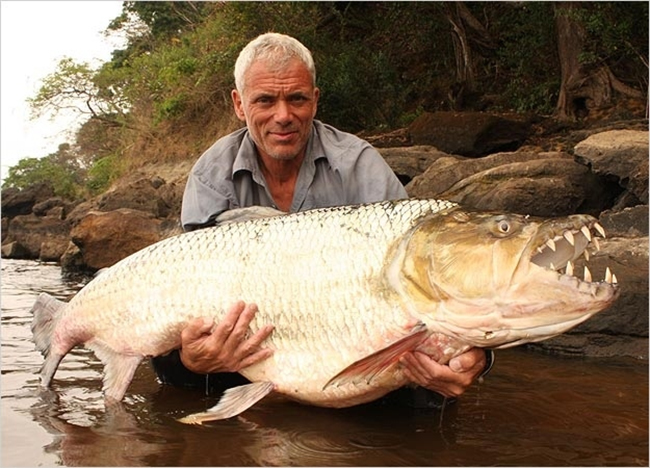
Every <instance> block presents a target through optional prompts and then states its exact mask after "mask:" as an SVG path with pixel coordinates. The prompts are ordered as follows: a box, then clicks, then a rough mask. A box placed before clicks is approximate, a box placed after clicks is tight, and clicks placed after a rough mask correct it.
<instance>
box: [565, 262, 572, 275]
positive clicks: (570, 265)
mask: <svg viewBox="0 0 650 468" xmlns="http://www.w3.org/2000/svg"><path fill="white" fill-rule="evenodd" d="M566 274H567V275H569V276H573V263H571V262H568V263H567V264H566Z"/></svg>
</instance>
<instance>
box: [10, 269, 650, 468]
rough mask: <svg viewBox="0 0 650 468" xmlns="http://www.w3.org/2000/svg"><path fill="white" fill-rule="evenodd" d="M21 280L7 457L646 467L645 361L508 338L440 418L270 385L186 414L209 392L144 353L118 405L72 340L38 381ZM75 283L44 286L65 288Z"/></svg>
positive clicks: (16, 462) (22, 461) (50, 461)
mask: <svg viewBox="0 0 650 468" xmlns="http://www.w3.org/2000/svg"><path fill="white" fill-rule="evenodd" d="M4 272H5V270H4V265H3V273H4ZM50 273H51V272H50ZM50 273H48V274H50ZM50 279H51V278H49V277H48V281H49V280H50ZM41 281H43V282H46V281H45V279H41ZM36 283H38V281H37V282H36ZM36 283H34V285H31V283H30V286H29V288H35V287H36V286H35V285H36ZM48 284H49V283H48ZM14 286H15V285H14ZM23 286H24V285H23ZM23 286H20V287H17V288H14V289H11V288H9V289H5V278H4V277H3V292H2V294H3V305H2V309H3V314H2V320H3V321H2V329H3V349H2V351H3V353H2V423H3V424H2V430H3V432H2V435H3V437H2V461H3V463H2V464H3V465H11V466H35V465H45V466H52V465H65V466H209V465H216V466H259V465H268V466H280V465H282V466H323V465H329V466H349V465H356V466H416V465H417V466H490V465H510V466H648V367H647V363H646V362H640V361H633V360H628V359H582V358H575V357H572V358H568V357H560V356H548V355H543V354H539V353H535V352H530V351H526V350H525V349H521V348H519V349H513V350H504V351H498V352H497V361H496V365H495V367H494V369H493V370H492V372H491V373H490V374H489V376H488V377H487V378H486V380H485V382H484V383H483V384H480V385H475V386H474V387H473V388H471V389H470V390H469V391H468V392H467V393H466V394H465V395H464V396H463V397H462V398H460V399H459V400H458V401H457V402H456V403H454V404H450V405H447V406H446V408H445V411H444V414H443V415H442V419H441V415H440V412H439V411H438V410H414V409H410V408H404V407H399V406H393V405H377V404H369V405H363V406H358V407H355V408H347V409H341V410H334V409H323V408H315V407H307V406H302V405H299V404H297V403H294V402H291V401H287V400H285V399H283V398H282V397H280V396H276V395H271V396H269V397H267V398H266V399H264V400H263V401H262V402H260V403H258V404H257V405H255V406H254V407H253V408H251V409H249V410H248V411H246V412H245V413H243V414H242V415H240V416H239V417H236V418H233V419H231V420H227V421H220V422H212V423H208V424H206V425H204V426H188V425H184V424H181V423H179V422H177V421H176V419H177V418H179V417H182V416H185V415H187V414H189V413H193V412H197V411H203V410H205V409H206V408H209V407H211V406H213V405H214V404H215V403H216V401H217V399H216V398H215V397H212V396H205V395H203V394H202V393H201V392H197V391H189V390H182V389H176V388H172V387H162V386H159V385H158V383H157V382H156V380H155V377H154V374H153V372H152V370H151V368H150V366H149V364H148V363H144V364H143V365H142V366H140V368H139V369H138V371H137V372H136V376H135V378H134V381H133V383H132V384H131V386H130V388H129V391H128V393H127V397H126V398H125V401H124V403H123V404H118V405H114V406H108V407H106V406H105V405H104V402H103V398H102V395H101V365H100V364H99V363H98V361H97V360H96V359H95V357H94V355H93V354H92V353H91V352H88V351H85V350H80V349H77V350H75V351H73V352H72V353H71V354H70V355H68V356H67V357H66V358H65V359H64V361H63V362H62V365H61V368H60V370H59V371H58V372H57V375H56V377H55V380H54V384H53V389H52V390H50V391H42V390H39V389H38V379H37V373H38V368H39V367H40V365H41V364H42V358H41V357H40V355H39V354H38V353H37V352H36V351H34V349H33V344H32V343H31V341H30V340H31V338H30V334H29V321H30V320H31V317H29V308H30V307H31V305H32V303H33V300H34V299H35V296H36V293H32V294H31V295H29V294H28V295H27V296H29V297H27V298H26V297H25V296H24V292H21V290H20V288H21V287H23ZM38 286H39V287H40V288H41V289H42V286H43V285H42V284H41V285H38ZM46 287H47V285H46ZM70 288H72V289H74V288H75V286H74V285H69V284H68V285H65V286H62V287H61V290H60V291H59V292H57V291H56V287H51V289H50V290H51V291H52V292H54V293H56V294H57V295H58V296H59V297H64V296H65V295H67V294H69V292H70V291H69V289H70ZM7 294H10V297H11V301H8V300H6V299H7V298H8V297H7Z"/></svg>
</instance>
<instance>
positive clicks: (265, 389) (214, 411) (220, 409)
mask: <svg viewBox="0 0 650 468" xmlns="http://www.w3.org/2000/svg"><path fill="white" fill-rule="evenodd" d="M274 387H275V386H274V385H273V383H272V382H255V383H251V384H248V385H241V386H239V387H234V388H229V389H228V390H226V391H225V392H224V394H223V396H222V397H221V399H220V400H219V403H217V404H216V405H215V406H213V407H212V408H210V409H208V410H207V411H205V412H203V413H194V414H190V415H189V416H185V417H184V418H180V419H179V420H178V421H179V422H182V423H185V424H203V423H204V422H208V421H217V420H220V419H228V418H232V417H233V416H237V415H238V414H240V413H243V412H244V411H246V410H247V409H248V408H250V407H251V406H253V405H254V404H255V403H257V402H258V401H260V400H261V399H262V398H264V397H265V396H266V395H268V394H269V393H271V392H272V391H273V388H274Z"/></svg>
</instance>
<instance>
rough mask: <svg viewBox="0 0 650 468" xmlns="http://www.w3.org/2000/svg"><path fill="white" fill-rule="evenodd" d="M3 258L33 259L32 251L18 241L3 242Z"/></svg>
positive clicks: (0, 250)
mask: <svg viewBox="0 0 650 468" xmlns="http://www.w3.org/2000/svg"><path fill="white" fill-rule="evenodd" d="M0 253H1V254H2V258H16V259H31V258H32V257H30V252H29V251H28V250H27V249H26V248H25V247H24V246H23V245H22V244H21V243H20V242H18V241H13V242H7V243H4V244H2V248H1V249H0Z"/></svg>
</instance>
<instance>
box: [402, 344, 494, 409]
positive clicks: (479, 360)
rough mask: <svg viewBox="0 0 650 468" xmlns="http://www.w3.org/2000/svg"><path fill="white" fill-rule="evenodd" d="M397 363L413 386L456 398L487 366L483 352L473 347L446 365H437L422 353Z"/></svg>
mask: <svg viewBox="0 0 650 468" xmlns="http://www.w3.org/2000/svg"><path fill="white" fill-rule="evenodd" d="M400 362H401V363H402V364H403V365H404V372H405V374H406V376H407V377H408V378H409V380H411V381H412V382H413V383H416V384H418V385H420V386H422V387H425V388H427V389H429V390H433V391H434V392H438V393H440V394H441V395H443V396H445V397H451V398H454V397H458V396H460V395H461V394H462V393H463V392H465V390H467V389H468V388H469V386H470V385H471V384H472V382H474V380H476V378H477V377H478V376H479V375H481V373H482V372H483V370H484V369H485V366H486V363H487V361H486V357H485V351H484V350H483V349H481V348H472V349H470V350H469V351H467V352H465V353H463V354H461V355H459V356H456V357H455V358H453V359H452V360H451V361H449V364H448V365H442V364H438V363H437V362H436V361H434V360H433V359H431V358H430V357H429V356H427V355H426V354H424V353H421V352H418V351H414V352H412V353H407V354H405V355H404V356H403V357H402V358H401V360H400Z"/></svg>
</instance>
